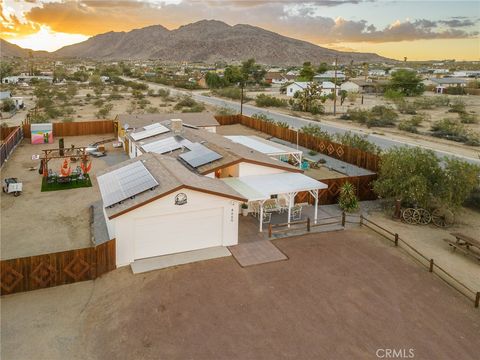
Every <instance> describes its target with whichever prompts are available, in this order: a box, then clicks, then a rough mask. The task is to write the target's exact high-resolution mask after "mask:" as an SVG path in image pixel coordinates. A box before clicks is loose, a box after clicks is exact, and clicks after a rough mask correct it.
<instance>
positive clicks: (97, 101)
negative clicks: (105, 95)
mask: <svg viewBox="0 0 480 360" xmlns="http://www.w3.org/2000/svg"><path fill="white" fill-rule="evenodd" d="M103 104H105V101H104V100H103V99H97V100H95V101H94V102H93V105H95V106H96V107H102V106H103Z"/></svg>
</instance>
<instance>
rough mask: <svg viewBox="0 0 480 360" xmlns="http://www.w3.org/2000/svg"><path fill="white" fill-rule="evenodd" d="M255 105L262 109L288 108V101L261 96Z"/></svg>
mask: <svg viewBox="0 0 480 360" xmlns="http://www.w3.org/2000/svg"><path fill="white" fill-rule="evenodd" d="M255 104H256V105H257V106H260V107H270V106H274V107H286V106H287V105H288V103H287V101H286V100H284V99H279V98H277V97H275V96H270V95H265V94H260V95H258V96H257V98H256V99H255Z"/></svg>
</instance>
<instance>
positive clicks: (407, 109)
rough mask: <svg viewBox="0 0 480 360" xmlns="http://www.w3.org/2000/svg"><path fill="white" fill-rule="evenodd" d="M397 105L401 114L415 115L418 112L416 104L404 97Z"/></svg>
mask: <svg viewBox="0 0 480 360" xmlns="http://www.w3.org/2000/svg"><path fill="white" fill-rule="evenodd" d="M396 105H397V109H398V111H400V113H401V114H409V115H415V114H416V113H417V108H416V106H415V105H414V103H412V102H410V101H405V100H404V99H402V100H401V101H398V102H397V103H396Z"/></svg>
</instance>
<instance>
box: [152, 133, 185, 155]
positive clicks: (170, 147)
mask: <svg viewBox="0 0 480 360" xmlns="http://www.w3.org/2000/svg"><path fill="white" fill-rule="evenodd" d="M183 146H184V147H186V148H188V149H189V148H190V147H191V146H192V143H191V142H190V141H189V140H187V139H184V138H183V137H181V136H171V137H169V138H166V139H162V140H158V141H154V142H151V143H149V144H145V145H143V146H142V148H143V150H145V151H146V152H154V153H157V154H165V153H168V152H171V151H175V150H177V149H180V148H181V147H183Z"/></svg>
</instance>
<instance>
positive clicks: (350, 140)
mask: <svg viewBox="0 0 480 360" xmlns="http://www.w3.org/2000/svg"><path fill="white" fill-rule="evenodd" d="M334 139H335V141H336V142H339V143H340V144H342V145H347V146H350V147H353V148H355V149H359V150H362V151H366V152H369V153H372V154H379V153H380V152H381V150H380V148H379V147H378V146H377V145H375V144H374V143H372V142H371V141H369V140H368V135H359V134H355V133H352V132H351V131H347V132H345V133H343V134H336V135H335V137H334Z"/></svg>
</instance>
